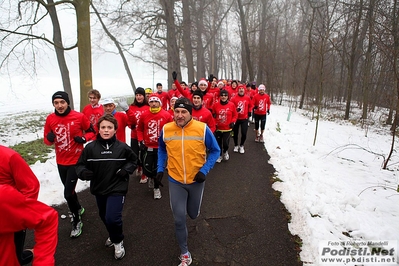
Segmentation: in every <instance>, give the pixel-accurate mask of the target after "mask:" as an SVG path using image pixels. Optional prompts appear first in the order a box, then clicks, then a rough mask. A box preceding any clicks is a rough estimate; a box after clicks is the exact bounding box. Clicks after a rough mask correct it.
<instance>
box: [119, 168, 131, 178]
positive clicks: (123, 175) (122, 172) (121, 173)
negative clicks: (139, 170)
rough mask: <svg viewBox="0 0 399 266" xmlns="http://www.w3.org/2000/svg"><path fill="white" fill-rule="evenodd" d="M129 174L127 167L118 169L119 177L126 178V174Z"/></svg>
mask: <svg viewBox="0 0 399 266" xmlns="http://www.w3.org/2000/svg"><path fill="white" fill-rule="evenodd" d="M128 175H129V173H128V172H127V171H126V170H125V169H122V168H121V169H119V170H118V171H116V176H117V177H121V178H126V176H128Z"/></svg>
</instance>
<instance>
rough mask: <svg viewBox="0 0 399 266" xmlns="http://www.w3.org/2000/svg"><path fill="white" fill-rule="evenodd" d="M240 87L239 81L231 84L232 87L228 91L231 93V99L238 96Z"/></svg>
mask: <svg viewBox="0 0 399 266" xmlns="http://www.w3.org/2000/svg"><path fill="white" fill-rule="evenodd" d="M238 86H239V85H238V81H237V80H233V81H232V82H231V86H230V87H229V89H228V90H227V91H228V92H229V96H230V99H233V98H234V96H236V95H237V94H238ZM240 86H241V85H240Z"/></svg>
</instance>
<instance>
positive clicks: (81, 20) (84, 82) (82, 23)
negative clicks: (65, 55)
mask: <svg viewBox="0 0 399 266" xmlns="http://www.w3.org/2000/svg"><path fill="white" fill-rule="evenodd" d="M74 1H75V2H76V4H75V8H76V18H77V24H78V55H79V77H80V111H82V110H83V108H84V107H85V106H86V105H87V104H88V103H89V98H88V97H87V93H88V92H89V91H90V90H91V89H93V82H92V66H91V34H90V12H89V8H90V0H74Z"/></svg>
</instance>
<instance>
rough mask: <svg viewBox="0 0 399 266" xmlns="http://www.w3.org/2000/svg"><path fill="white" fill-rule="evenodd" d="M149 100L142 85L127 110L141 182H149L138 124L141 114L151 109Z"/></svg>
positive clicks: (131, 139)
mask: <svg viewBox="0 0 399 266" xmlns="http://www.w3.org/2000/svg"><path fill="white" fill-rule="evenodd" d="M149 108H150V107H149V105H148V101H147V98H146V96H145V91H144V89H143V88H142V87H138V88H137V89H136V91H135V96H134V101H133V103H132V104H131V105H130V106H129V111H128V112H126V114H127V116H128V119H129V122H128V123H129V125H130V128H131V129H132V131H131V133H130V147H131V148H132V149H133V151H134V153H136V154H137V156H138V158H139V160H138V162H137V170H136V176H140V184H145V183H147V180H148V178H147V177H146V176H145V174H144V173H143V156H142V153H141V152H140V148H139V142H138V140H137V124H138V123H139V121H140V117H141V114H142V113H144V112H145V111H147V110H148V109H149Z"/></svg>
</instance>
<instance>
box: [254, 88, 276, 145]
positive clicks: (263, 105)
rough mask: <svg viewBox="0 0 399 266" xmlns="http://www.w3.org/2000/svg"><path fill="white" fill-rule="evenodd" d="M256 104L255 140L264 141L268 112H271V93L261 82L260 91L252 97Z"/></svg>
mask: <svg viewBox="0 0 399 266" xmlns="http://www.w3.org/2000/svg"><path fill="white" fill-rule="evenodd" d="M252 103H253V106H254V119H255V136H256V137H255V141H256V142H264V139H263V132H264V131H265V126H266V114H268V115H269V114H270V105H271V104H272V103H271V101H270V97H269V95H267V94H266V86H265V85H263V84H260V85H259V87H258V93H257V94H255V96H254V98H253V99H252ZM259 122H260V134H259Z"/></svg>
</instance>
